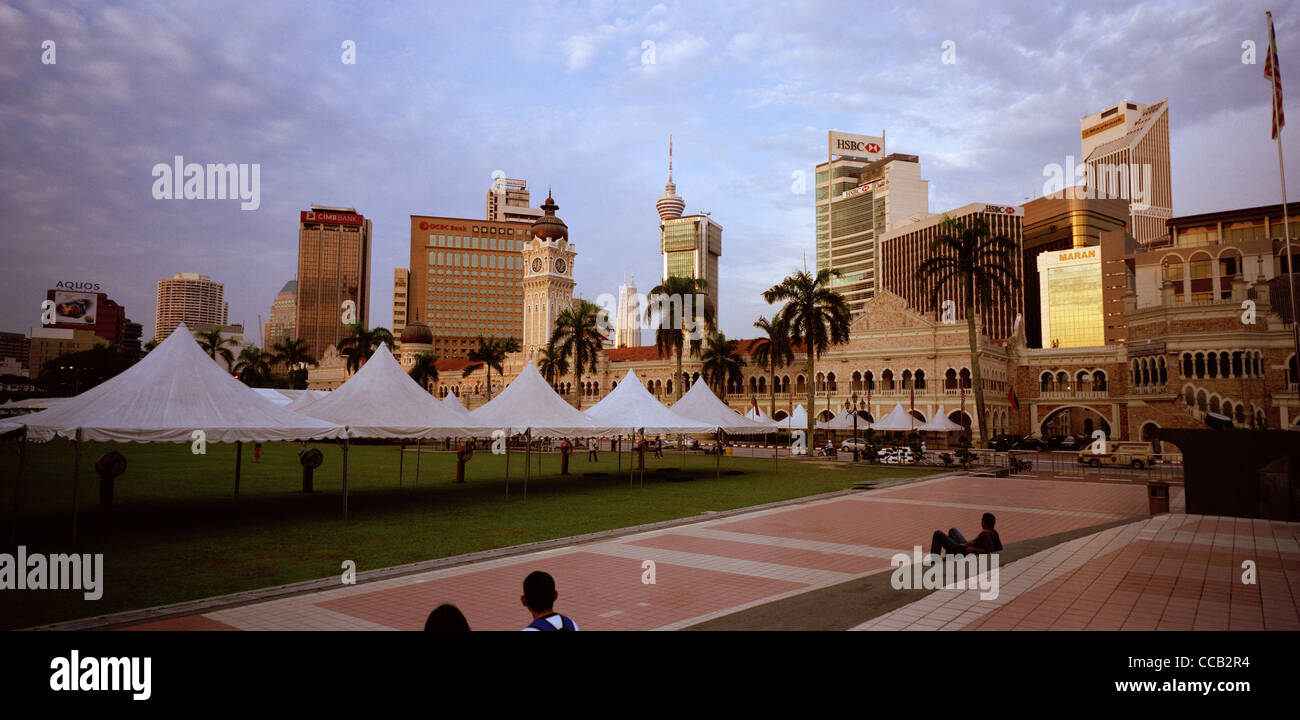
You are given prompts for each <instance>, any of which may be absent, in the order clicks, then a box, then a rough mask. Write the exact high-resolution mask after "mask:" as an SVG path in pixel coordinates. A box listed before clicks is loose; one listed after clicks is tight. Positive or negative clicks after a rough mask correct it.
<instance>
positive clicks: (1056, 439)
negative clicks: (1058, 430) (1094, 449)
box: [1047, 435, 1084, 450]
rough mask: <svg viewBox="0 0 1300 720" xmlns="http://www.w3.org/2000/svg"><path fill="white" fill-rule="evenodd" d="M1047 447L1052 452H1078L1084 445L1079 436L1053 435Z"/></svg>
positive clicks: (1048, 440) (1048, 439)
mask: <svg viewBox="0 0 1300 720" xmlns="http://www.w3.org/2000/svg"><path fill="white" fill-rule="evenodd" d="M1047 447H1048V448H1049V449H1052V450H1078V449H1080V448H1082V447H1084V444H1083V443H1082V442H1080V440H1079V436H1078V435H1052V436H1051V437H1049V438H1047Z"/></svg>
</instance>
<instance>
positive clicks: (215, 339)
mask: <svg viewBox="0 0 1300 720" xmlns="http://www.w3.org/2000/svg"><path fill="white" fill-rule="evenodd" d="M194 339H195V340H198V341H199V347H201V348H203V352H205V353H207V354H208V357H210V358H212V359H213V360H216V359H217V356H220V357H221V359H222V360H225V361H226V370H230V366H231V365H234V364H235V355H234V353H232V352H230V348H229V347H226V346H227V345H230V346H232V347H233V346H235V345H238V343H236V342H235V339H234V338H229V337H223V336H222V335H221V328H217V329H215V330H196V331H194Z"/></svg>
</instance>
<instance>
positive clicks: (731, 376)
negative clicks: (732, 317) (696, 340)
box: [700, 332, 745, 400]
mask: <svg viewBox="0 0 1300 720" xmlns="http://www.w3.org/2000/svg"><path fill="white" fill-rule="evenodd" d="M739 345H740V341H739V340H728V339H727V336H726V335H723V334H722V333H720V332H713V333H709V339H708V342H707V343H706V344H705V346H704V351H703V352H702V353H701V354H700V360H701V361H702V363H703V369H702V370H701V371H700V373H701V374H702V375H703V376H704V382H706V383H708V384H709V386H710V387H712V388H713V391H714V392H715V393H716V394H717V395H718V397H720V398H722V399H723V400H726V399H727V386H728V385H729V384H732V383H736V384H741V383H743V382H744V380H745V378H744V375H743V374H742V373H741V372H740V369H741V368H742V367H744V366H745V360H744V358H742V357H740V353H739V352H738V351H737V349H736V348H737V347H739Z"/></svg>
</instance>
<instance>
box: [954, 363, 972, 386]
mask: <svg viewBox="0 0 1300 720" xmlns="http://www.w3.org/2000/svg"><path fill="white" fill-rule="evenodd" d="M957 381H958V383H960V384H961V386H962V387H964V388H966V389H967V390H969V389H970V368H962V369H961V373H960V374H959V375H958V376H957Z"/></svg>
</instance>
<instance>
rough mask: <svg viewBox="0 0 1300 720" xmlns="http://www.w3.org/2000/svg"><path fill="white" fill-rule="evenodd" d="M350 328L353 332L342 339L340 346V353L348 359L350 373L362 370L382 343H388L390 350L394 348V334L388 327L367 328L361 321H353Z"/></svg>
mask: <svg viewBox="0 0 1300 720" xmlns="http://www.w3.org/2000/svg"><path fill="white" fill-rule="evenodd" d="M348 330H349V331H351V333H352V334H351V335H349V336H347V337H345V338H343V339H342V340H340V341H339V345H338V348H339V354H340V355H342V356H344V357H346V358H347V359H348V361H347V371H348V372H349V373H353V372H356V371H357V370H360V369H361V366H362V365H364V364H365V363H366V361H367V360H369V359H370V356H371V355H374V354H375V351H376V350H378V349H379V345H380V344H381V343H382V344H384V345H387V346H388V349H389V350H392V349H393V334H392V333H391V332H389V331H388V328H382V327H377V328H371V329H366V327H365V326H363V325H361V324H360V323H352V324H350V325H348Z"/></svg>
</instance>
